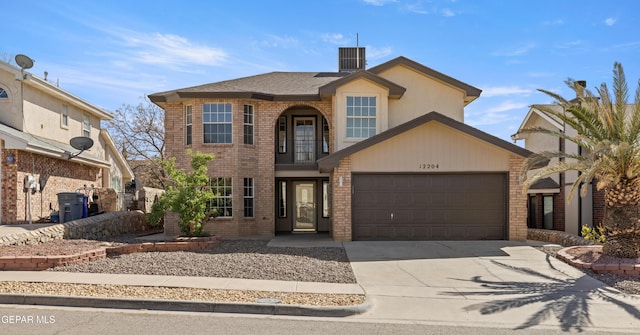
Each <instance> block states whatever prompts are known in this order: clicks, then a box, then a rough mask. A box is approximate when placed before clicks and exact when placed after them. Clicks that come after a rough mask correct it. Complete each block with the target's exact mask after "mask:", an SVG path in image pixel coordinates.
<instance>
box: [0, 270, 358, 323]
mask: <svg viewBox="0 0 640 335" xmlns="http://www.w3.org/2000/svg"><path fill="white" fill-rule="evenodd" d="M0 280H2V281H18V282H42V283H70V284H105V285H126V286H163V287H183V288H203V289H222V290H256V291H270V292H293V293H319V294H364V291H363V289H362V288H361V287H360V285H358V284H332V283H310V282H292V281H277V280H252V279H233V278H211V277H181V276H150V275H127V274H98V273H70V272H52V271H5V272H0ZM0 304H21V305H53V306H74V307H95V308H128V309H149V310H170V311H191V312H221V313H255V314H273V315H294V316H328V317H343V316H348V315H354V314H359V313H362V312H364V311H366V310H367V309H368V308H369V307H370V304H369V303H368V302H365V303H364V304H362V305H359V306H336V307H333V306H332V307H314V306H296V305H281V304H273V303H259V302H256V303H220V302H192V301H174V300H171V301H168V300H153V299H129V298H92V297H66V296H65V297H61V296H47V295H20V294H0Z"/></svg>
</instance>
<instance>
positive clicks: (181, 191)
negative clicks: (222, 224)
mask: <svg viewBox="0 0 640 335" xmlns="http://www.w3.org/2000/svg"><path fill="white" fill-rule="evenodd" d="M187 153H188V154H189V155H190V156H191V169H192V170H191V172H189V173H187V172H185V171H184V170H183V169H179V168H177V167H176V162H175V158H173V157H172V158H171V159H169V160H166V161H164V162H162V165H163V166H164V168H165V169H166V171H167V175H168V176H169V180H170V185H169V186H168V187H167V190H166V192H165V193H164V194H162V195H161V196H160V198H158V201H156V202H155V203H154V204H153V206H152V207H151V213H150V214H149V216H148V219H149V222H150V223H152V224H157V223H158V222H160V220H161V219H162V218H163V217H164V215H165V214H166V211H167V210H170V211H172V212H174V213H177V214H178V215H179V216H180V222H179V223H178V225H179V226H180V231H181V232H182V234H183V235H184V236H205V235H206V233H205V232H204V231H203V228H204V223H205V222H206V221H207V220H208V219H209V218H210V217H214V216H216V215H217V213H216V210H215V209H213V210H208V209H207V207H208V204H209V202H210V201H211V200H212V199H213V198H214V197H215V194H214V193H213V191H211V188H210V187H209V186H208V185H209V177H208V174H207V172H208V170H207V163H209V162H210V161H211V160H213V158H214V156H213V155H211V154H203V153H200V152H196V153H195V154H192V152H191V150H188V151H187Z"/></svg>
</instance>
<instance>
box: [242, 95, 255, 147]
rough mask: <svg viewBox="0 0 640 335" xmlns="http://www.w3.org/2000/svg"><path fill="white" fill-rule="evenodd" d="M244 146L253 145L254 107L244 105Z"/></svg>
mask: <svg viewBox="0 0 640 335" xmlns="http://www.w3.org/2000/svg"><path fill="white" fill-rule="evenodd" d="M244 144H253V106H252V105H244Z"/></svg>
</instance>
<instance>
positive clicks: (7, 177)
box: [2, 149, 102, 224]
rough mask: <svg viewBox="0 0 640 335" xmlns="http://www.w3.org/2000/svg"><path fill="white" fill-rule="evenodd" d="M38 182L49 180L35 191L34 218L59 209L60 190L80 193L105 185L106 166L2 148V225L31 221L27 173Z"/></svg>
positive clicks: (32, 198)
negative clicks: (9, 156)
mask: <svg viewBox="0 0 640 335" xmlns="http://www.w3.org/2000/svg"><path fill="white" fill-rule="evenodd" d="M9 153H11V154H13V155H14V157H15V163H14V164H7V162H6V155H7V154H9ZM28 175H33V176H34V177H35V180H36V182H38V181H39V180H45V181H46V184H45V186H44V188H43V189H42V190H41V191H40V192H35V193H33V192H32V193H31V218H32V220H33V221H37V220H38V219H40V218H44V217H48V216H49V214H50V213H51V210H50V205H51V208H53V209H54V210H57V209H58V193H60V192H76V190H77V189H79V188H82V187H83V186H84V185H87V186H88V187H90V186H91V185H93V186H94V187H96V188H101V187H102V169H101V168H98V167H91V166H87V165H82V164H78V163H75V162H74V161H69V160H66V159H55V158H51V157H46V156H43V155H38V154H34V153H30V152H25V151H20V150H4V149H3V150H2V224H16V223H24V222H28V220H29V210H28V208H29V204H28V199H29V196H28V194H27V193H26V192H24V190H23V182H24V178H25V176H28Z"/></svg>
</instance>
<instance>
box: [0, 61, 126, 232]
mask: <svg viewBox="0 0 640 335" xmlns="http://www.w3.org/2000/svg"><path fill="white" fill-rule="evenodd" d="M112 117H113V116H112V115H111V114H110V113H108V112H106V111H104V110H103V109H101V108H99V107H96V106H94V105H91V104H90V103H88V102H86V101H84V100H82V99H80V98H78V97H76V96H74V95H72V94H70V93H68V92H66V91H64V90H62V89H60V88H59V87H57V86H55V85H53V84H51V83H49V82H48V81H46V80H45V79H41V78H38V77H36V76H34V75H32V74H31V73H28V72H24V71H21V70H20V69H18V68H16V67H14V66H12V65H10V64H7V63H4V62H0V149H1V151H2V162H1V164H0V176H2V178H1V179H0V185H1V187H0V198H1V199H2V206H1V208H0V223H2V224H13V223H24V222H28V221H30V219H31V220H32V221H37V220H39V219H41V218H45V217H48V216H49V215H50V214H51V211H52V210H57V209H58V197H57V194H58V193H61V192H76V191H78V190H81V192H83V193H84V192H85V190H84V189H85V186H86V189H87V191H86V192H87V193H89V192H90V190H91V189H92V187H93V188H97V189H100V188H113V189H114V190H115V191H116V192H118V194H120V193H121V192H122V191H123V188H124V183H125V182H128V181H130V180H131V179H132V178H133V173H132V172H131V169H130V168H129V166H128V165H127V163H126V161H125V160H124V159H123V157H122V155H121V154H120V153H119V152H118V150H117V149H116V147H115V144H114V143H113V140H112V139H111V136H110V135H109V134H108V133H107V131H106V130H105V129H101V127H100V122H101V121H103V120H109V119H111V118H112ZM78 136H86V137H90V138H91V139H92V140H93V142H94V145H93V147H92V148H90V149H89V150H86V151H84V152H82V153H80V154H79V155H77V156H75V157H72V158H71V159H70V156H72V155H76V154H78V153H79V150H76V149H74V148H73V147H72V146H71V145H70V140H71V138H74V137H78ZM26 185H30V186H31V189H27V188H26V187H25V186H26ZM120 206H121V205H120Z"/></svg>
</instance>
